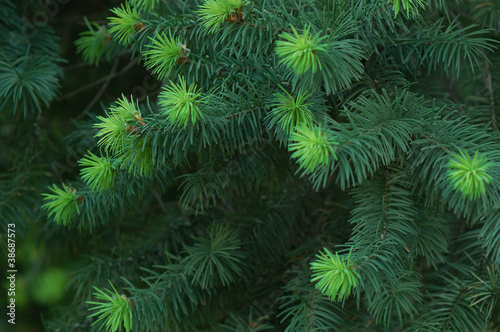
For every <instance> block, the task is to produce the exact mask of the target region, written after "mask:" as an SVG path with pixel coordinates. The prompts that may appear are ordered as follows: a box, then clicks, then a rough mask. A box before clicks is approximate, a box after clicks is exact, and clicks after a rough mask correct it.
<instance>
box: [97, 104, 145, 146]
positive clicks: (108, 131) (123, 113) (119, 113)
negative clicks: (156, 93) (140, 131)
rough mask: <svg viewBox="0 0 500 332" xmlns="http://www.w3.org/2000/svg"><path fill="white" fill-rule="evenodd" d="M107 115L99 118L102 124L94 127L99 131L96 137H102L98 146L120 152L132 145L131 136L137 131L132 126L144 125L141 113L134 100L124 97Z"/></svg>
mask: <svg viewBox="0 0 500 332" xmlns="http://www.w3.org/2000/svg"><path fill="white" fill-rule="evenodd" d="M106 115H107V117H102V116H98V117H97V119H98V120H100V121H101V122H99V123H97V124H94V127H95V128H98V129H99V132H98V133H97V134H96V135H95V136H96V137H101V138H100V139H99V142H98V144H99V146H104V147H105V148H106V149H110V150H113V151H116V152H120V151H122V150H123V149H124V148H126V147H127V145H128V144H129V143H130V142H129V137H128V136H129V134H130V133H131V132H134V131H135V130H136V127H135V126H133V125H131V124H133V123H137V122H138V123H140V124H141V125H144V122H143V119H142V117H141V111H140V110H139V106H138V104H137V102H136V103H135V104H134V102H133V100H132V98H131V100H130V101H128V100H127V98H125V96H123V95H122V98H121V99H118V101H117V102H116V105H114V106H111V107H110V109H109V112H106Z"/></svg>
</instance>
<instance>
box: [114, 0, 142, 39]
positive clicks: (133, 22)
mask: <svg viewBox="0 0 500 332" xmlns="http://www.w3.org/2000/svg"><path fill="white" fill-rule="evenodd" d="M111 12H112V13H113V14H115V15H116V16H117V17H108V19H109V25H110V27H111V29H109V32H110V33H111V34H113V35H114V37H116V39H117V40H118V43H120V44H123V45H127V44H130V40H131V39H132V36H133V35H134V34H135V33H136V32H137V31H140V30H141V29H142V28H143V23H142V22H141V19H140V15H139V13H138V12H137V10H136V9H135V8H130V6H129V5H128V4H127V5H125V6H123V4H122V6H121V8H113V9H111Z"/></svg>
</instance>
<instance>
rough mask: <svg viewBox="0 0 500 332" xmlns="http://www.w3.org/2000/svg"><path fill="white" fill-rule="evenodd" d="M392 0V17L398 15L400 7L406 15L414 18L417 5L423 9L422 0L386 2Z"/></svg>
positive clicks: (416, 13)
mask: <svg viewBox="0 0 500 332" xmlns="http://www.w3.org/2000/svg"><path fill="white" fill-rule="evenodd" d="M391 2H392V10H394V18H396V16H398V14H399V11H400V10H401V7H403V9H404V10H406V16H407V17H410V12H411V17H412V18H415V17H417V16H418V7H420V8H422V9H425V5H426V3H425V1H423V0H387V3H391Z"/></svg>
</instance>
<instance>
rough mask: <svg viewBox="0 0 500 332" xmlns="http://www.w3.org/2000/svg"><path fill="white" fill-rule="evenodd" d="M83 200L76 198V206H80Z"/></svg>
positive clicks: (79, 197)
mask: <svg viewBox="0 0 500 332" xmlns="http://www.w3.org/2000/svg"><path fill="white" fill-rule="evenodd" d="M83 199H84V198H83V196H78V197H77V198H76V204H78V205H80V204H82V202H83Z"/></svg>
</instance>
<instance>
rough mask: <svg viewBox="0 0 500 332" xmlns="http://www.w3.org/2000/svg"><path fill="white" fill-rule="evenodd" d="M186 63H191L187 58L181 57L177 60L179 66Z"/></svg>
mask: <svg viewBox="0 0 500 332" xmlns="http://www.w3.org/2000/svg"><path fill="white" fill-rule="evenodd" d="M186 62H189V59H188V58H187V57H186V56H184V55H183V56H181V57H179V59H177V64H179V65H180V64H183V63H186Z"/></svg>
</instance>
